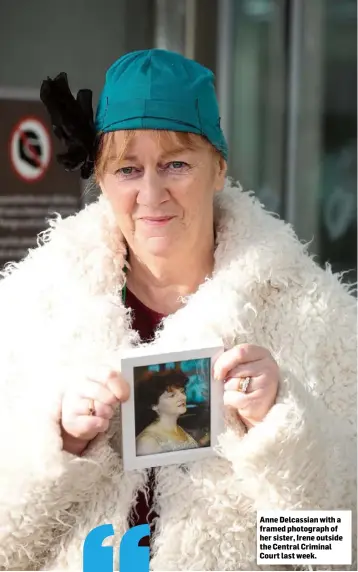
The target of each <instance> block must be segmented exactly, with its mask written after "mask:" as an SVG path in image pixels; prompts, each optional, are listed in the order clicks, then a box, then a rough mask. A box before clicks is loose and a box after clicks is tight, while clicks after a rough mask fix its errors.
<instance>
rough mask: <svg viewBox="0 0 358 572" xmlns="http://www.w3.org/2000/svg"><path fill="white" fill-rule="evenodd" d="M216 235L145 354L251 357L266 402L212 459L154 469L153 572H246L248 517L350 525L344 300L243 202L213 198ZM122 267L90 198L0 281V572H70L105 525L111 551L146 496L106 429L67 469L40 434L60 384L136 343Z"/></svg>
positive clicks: (102, 204)
mask: <svg viewBox="0 0 358 572" xmlns="http://www.w3.org/2000/svg"><path fill="white" fill-rule="evenodd" d="M215 221H216V230H217V248H216V252H215V272H214V275H213V277H212V278H211V279H210V280H207V281H206V282H205V283H204V284H203V285H202V286H201V287H200V288H199V289H198V291H197V292H196V293H195V294H194V295H193V296H191V297H190V298H189V299H188V301H187V303H186V304H185V306H184V307H183V308H182V309H181V310H179V311H177V312H176V313H175V314H174V315H172V316H170V317H168V318H166V319H165V320H164V323H163V327H162V329H161V330H160V331H159V332H158V336H157V339H156V341H155V342H154V344H156V345H157V346H158V349H160V348H168V349H170V348H172V347H173V346H181V345H182V344H190V343H193V344H195V343H197V342H199V343H200V344H203V343H205V342H206V341H207V342H208V343H210V341H211V339H212V338H214V339H215V340H216V339H217V338H218V337H219V338H221V340H222V341H223V343H224V344H225V346H226V347H227V348H229V347H232V346H233V345H234V344H237V343H243V342H248V343H254V344H258V345H261V346H264V347H266V348H268V349H269V350H270V351H271V352H272V354H273V356H274V357H275V359H276V360H277V362H278V364H279V366H280V371H281V379H280V387H279V394H278V397H277V401H276V404H275V405H274V406H273V407H272V409H271V410H270V412H269V414H268V415H267V417H266V418H265V420H264V421H263V422H262V423H261V424H260V425H258V426H257V427H255V428H253V429H251V430H250V431H249V432H248V433H245V431H244V429H243V426H242V425H241V423H240V422H239V421H238V420H237V418H236V416H231V415H229V414H228V416H227V429H226V432H225V434H224V435H223V436H222V439H221V443H220V456H219V457H218V458H215V459H208V460H201V461H198V462H193V463H190V464H188V465H187V466H186V467H185V468H184V469H183V467H178V466H170V467H164V468H159V469H157V470H156V478H157V494H156V505H157V510H158V511H159V514H160V519H159V522H158V529H157V535H156V538H155V539H154V555H153V558H152V560H151V569H152V570H153V571H163V570H178V571H179V570H180V571H182V570H183V571H184V570H204V571H213V570H225V571H226V570H257V569H260V567H258V566H257V564H256V511H257V509H261V508H266V509H270V508H271V509H350V510H355V500H356V486H355V476H356V447H355V434H356V428H355V425H356V372H355V368H356V335H355V330H356V320H355V308H356V304H355V298H354V297H353V296H352V295H351V294H350V293H349V291H348V289H347V288H346V287H345V286H343V285H342V284H341V283H340V280H339V279H338V278H337V277H336V276H334V275H332V273H331V272H330V270H329V269H327V270H326V271H324V270H322V269H320V268H319V267H318V266H317V265H316V264H315V263H314V261H313V260H312V259H311V258H310V257H309V256H308V255H307V253H306V249H305V247H304V246H303V245H302V244H301V243H300V242H299V241H298V240H297V239H296V237H295V235H294V233H293V231H292V229H291V228H290V227H289V226H288V225H286V224H285V223H284V222H282V221H280V220H278V219H277V218H276V217H274V216H271V215H270V214H268V213H267V212H265V211H264V210H263V209H262V208H261V206H260V205H259V203H258V202H257V201H256V200H255V198H254V197H253V196H252V195H251V194H250V193H245V192H243V191H242V190H241V189H239V188H235V187H233V186H232V185H231V184H230V183H227V185H226V188H225V190H224V191H223V192H222V193H220V195H218V197H217V199H216V204H215ZM124 256H125V246H124V244H123V239H122V237H121V234H120V232H119V230H118V228H117V227H116V224H115V220H114V217H113V214H112V213H111V209H110V207H109V205H108V204H107V202H106V200H105V199H104V198H103V197H102V198H100V199H99V200H98V201H97V202H96V203H93V204H91V205H90V206H88V207H87V208H85V209H83V210H82V211H81V212H80V213H78V214H77V215H76V216H72V217H69V218H67V219H65V220H60V219H58V220H57V221H56V222H53V223H52V224H51V228H50V229H49V230H48V231H46V232H45V233H44V234H43V236H42V237H41V241H40V243H39V246H38V248H36V249H34V250H33V251H31V252H30V253H29V255H28V256H27V257H26V259H25V260H23V261H22V262H20V263H19V264H17V265H12V266H11V267H9V268H7V270H6V271H4V272H3V279H2V280H1V281H0V338H1V344H0V368H1V369H0V395H1V415H0V570H62V571H69V570H71V571H72V570H73V571H80V570H81V569H82V545H83V540H84V538H85V537H86V535H87V533H88V532H89V531H90V530H91V529H92V528H94V527H96V526H98V525H100V524H104V523H110V524H113V526H114V528H115V531H116V536H115V537H113V538H112V539H109V540H108V542H107V541H106V543H108V544H109V543H113V544H114V545H115V546H116V547H117V546H118V544H119V540H120V538H121V536H122V535H123V533H124V531H125V530H126V527H127V523H126V519H127V516H128V513H129V510H130V507H131V504H132V502H133V500H134V499H135V497H136V491H137V490H138V489H141V488H143V487H145V483H146V472H145V471H133V472H131V473H124V472H123V471H122V464H121V458H120V453H119V451H120V419H119V414H118V415H117V416H116V417H115V419H114V420H113V422H112V424H111V427H110V430H109V431H108V433H107V434H106V435H101V436H100V437H98V438H97V439H95V440H94V441H93V442H92V444H91V446H90V447H89V449H88V451H87V453H86V454H85V455H84V457H82V458H76V457H74V456H72V455H70V454H68V453H66V452H64V451H63V450H62V441H61V437H60V433H59V428H58V423H57V417H58V408H59V396H60V395H61V392H62V391H63V390H64V388H65V387H66V385H67V384H75V383H78V382H79V381H80V380H81V379H83V377H84V376H86V375H89V374H90V375H92V374H93V375H95V372H96V371H97V370H98V368H100V367H103V366H105V367H107V366H108V367H113V368H116V364H118V358H119V357H120V355H121V351H122V350H123V348H128V347H131V346H133V345H135V344H137V343H138V336H137V334H136V332H134V331H133V330H132V329H131V318H130V314H129V312H128V311H127V310H126V309H125V308H124V306H123V304H122V301H121V295H120V293H121V288H122V286H123V283H124V273H123V266H124ZM353 521H355V518H354V517H353ZM115 553H116V550H115ZM271 563H272V564H274V562H271ZM268 564H269V562H268ZM355 566H356V564H355V562H354V561H353V565H352V567H351V569H352V570H354V569H355ZM263 568H264V569H268V568H269V566H265V567H263ZM281 568H282V569H284V567H281ZM303 568H307V567H303ZM308 568H310V567H308ZM117 569H118V568H117ZM287 569H289V570H292V567H287ZM311 569H312V568H311ZM335 569H337V567H336V568H335Z"/></svg>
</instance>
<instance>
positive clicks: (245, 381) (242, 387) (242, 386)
mask: <svg viewBox="0 0 358 572" xmlns="http://www.w3.org/2000/svg"><path fill="white" fill-rule="evenodd" d="M251 380H252V378H251V377H244V378H241V379H240V380H239V385H238V391H241V393H246V392H247V388H248V387H249V385H250V381H251Z"/></svg>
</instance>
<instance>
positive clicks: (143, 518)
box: [125, 290, 164, 546]
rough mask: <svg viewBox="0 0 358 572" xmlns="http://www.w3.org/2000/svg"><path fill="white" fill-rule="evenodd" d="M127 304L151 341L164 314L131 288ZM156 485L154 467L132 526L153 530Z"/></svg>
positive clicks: (145, 339)
mask: <svg viewBox="0 0 358 572" xmlns="http://www.w3.org/2000/svg"><path fill="white" fill-rule="evenodd" d="M125 304H126V306H127V307H128V308H131V309H132V311H133V323H132V327H133V329H134V330H137V332H139V335H140V338H141V340H142V341H143V342H149V341H150V340H151V339H152V338H153V336H154V332H155V330H156V328H157V326H158V325H159V323H160V321H161V320H162V319H163V318H164V316H163V315H162V314H158V312H154V311H153V310H151V309H150V308H148V307H147V306H145V305H144V304H143V303H142V302H141V301H140V300H138V298H136V296H134V294H133V293H132V292H130V290H127V293H126V301H125ZM154 486H155V475H154V471H153V469H149V471H148V497H147V500H146V498H145V495H144V493H143V492H141V491H140V492H139V493H138V496H137V502H136V506H135V509H134V507H133V510H132V511H131V514H130V516H129V524H130V526H138V525H140V524H149V525H150V527H151V531H152V532H153V528H154V523H153V520H154V518H156V517H157V516H158V515H156V514H155V513H154V512H153V511H152V512H150V511H151V508H152V505H153V495H154ZM139 545H140V546H148V545H149V543H148V537H147V536H146V537H145V538H143V540H142V541H141V542H140V543H139Z"/></svg>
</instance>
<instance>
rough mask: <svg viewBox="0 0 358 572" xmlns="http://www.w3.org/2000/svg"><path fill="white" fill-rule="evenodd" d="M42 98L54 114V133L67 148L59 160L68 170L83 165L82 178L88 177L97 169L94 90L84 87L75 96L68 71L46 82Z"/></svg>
mask: <svg viewBox="0 0 358 572" xmlns="http://www.w3.org/2000/svg"><path fill="white" fill-rule="evenodd" d="M40 98H41V100H42V102H43V103H44V104H45V106H46V108H47V110H48V112H49V114H50V117H51V122H52V128H53V131H54V134H55V135H56V137H58V139H60V141H61V142H62V144H63V145H64V146H65V147H66V148H67V151H66V152H65V153H59V154H58V155H57V160H58V161H59V163H60V164H61V165H63V166H64V167H65V169H66V170H67V171H76V170H78V169H81V176H82V178H83V179H88V177H90V175H91V174H92V173H93V169H94V160H95V147H96V130H95V126H94V121H93V109H92V91H91V90H89V89H81V90H80V91H79V92H78V94H77V98H76V99H75V98H74V96H73V95H72V93H71V90H70V88H69V85H68V79H67V74H66V73H64V72H62V73H60V74H59V75H58V76H57V77H55V79H50V78H47V80H45V81H43V82H42V85H41V91H40Z"/></svg>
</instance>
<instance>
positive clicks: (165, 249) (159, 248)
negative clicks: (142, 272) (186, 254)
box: [144, 236, 173, 257]
mask: <svg viewBox="0 0 358 572" xmlns="http://www.w3.org/2000/svg"><path fill="white" fill-rule="evenodd" d="M144 248H145V250H146V251H147V252H148V253H150V254H152V255H154V256H161V257H165V256H170V254H171V253H172V252H173V241H172V240H170V239H169V237H165V236H152V237H150V238H149V237H148V238H146V239H145V242H144Z"/></svg>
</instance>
